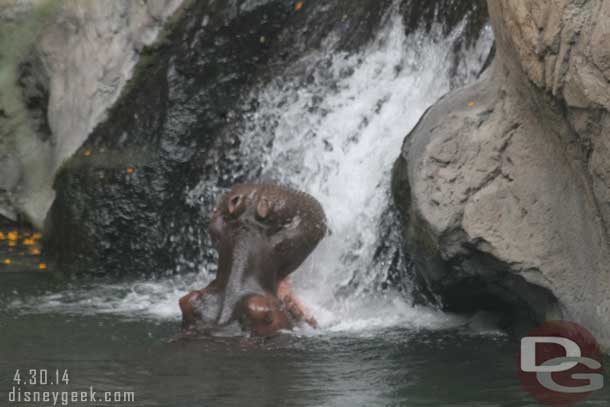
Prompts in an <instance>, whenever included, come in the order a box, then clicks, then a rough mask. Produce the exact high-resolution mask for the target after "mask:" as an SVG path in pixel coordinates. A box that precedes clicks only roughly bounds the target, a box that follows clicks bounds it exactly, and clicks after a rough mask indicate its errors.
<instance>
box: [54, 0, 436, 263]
mask: <svg viewBox="0 0 610 407" xmlns="http://www.w3.org/2000/svg"><path fill="white" fill-rule="evenodd" d="M391 6H392V2H391V1H389V0H384V1H376V0H375V1H373V0H359V1H346V0H333V1H328V2H323V3H321V2H307V1H305V2H291V1H262V2H260V1H259V2H254V1H231V2H226V3H225V2H204V1H202V2H193V3H191V4H189V5H188V6H187V7H186V8H185V10H184V12H183V13H181V14H180V15H179V16H177V17H176V18H175V19H174V21H173V22H172V23H170V24H169V25H168V26H167V27H166V30H165V34H164V37H163V41H160V42H159V43H157V44H156V45H155V46H153V47H149V48H147V49H146V50H145V51H144V55H143V57H142V59H141V61H140V63H139V64H138V66H137V67H136V73H135V75H134V77H133V79H132V80H131V81H130V83H128V85H127V86H126V88H125V90H124V92H123V95H122V97H121V98H120V99H119V101H118V102H117V104H116V105H115V106H114V107H113V108H112V109H111V111H109V113H108V119H107V120H106V121H104V122H103V123H101V124H100V125H98V126H97V128H96V129H95V130H94V131H93V133H92V134H91V135H90V136H89V138H88V139H87V141H86V142H85V144H84V145H83V146H82V147H81V148H80V149H79V150H78V151H77V152H76V154H75V155H74V156H73V157H72V158H71V159H70V160H69V161H67V162H66V163H65V165H64V166H63V168H62V170H61V171H60V173H59V175H58V177H57V180H56V183H55V189H56V191H57V198H56V200H55V202H54V204H53V207H52V209H51V211H50V213H49V216H48V218H47V228H48V231H49V233H50V237H51V239H50V242H49V248H50V249H51V251H52V252H53V253H56V256H57V260H58V262H59V264H60V265H61V267H62V268H63V269H66V270H73V271H80V272H86V273H98V274H108V273H114V274H134V273H166V272H167V273H173V272H176V271H178V272H181V271H194V270H196V269H197V268H198V267H200V266H201V264H204V263H206V262H207V263H206V264H212V263H213V262H209V261H210V260H213V259H214V254H213V251H212V250H211V245H210V244H209V242H208V240H207V239H208V237H207V236H206V233H205V230H206V227H207V224H208V221H209V217H210V216H211V209H212V206H213V203H214V201H215V200H216V199H217V197H218V195H219V194H220V193H221V192H223V191H224V190H226V189H228V188H229V187H230V186H231V185H233V184H234V183H236V182H240V181H244V180H246V179H247V178H248V179H247V180H251V179H250V178H251V177H252V174H256V167H255V166H254V167H252V168H250V167H249V166H250V164H244V163H248V162H249V161H248V160H245V159H244V157H242V156H240V152H239V151H240V149H239V148H238V147H239V145H240V143H242V142H248V141H247V140H245V141H240V138H239V134H240V129H241V128H242V126H244V125H245V124H244V123H243V121H242V120H241V117H242V116H245V115H246V114H248V113H252V112H254V111H255V110H256V107H257V104H258V101H257V100H256V99H255V98H252V97H250V96H249V95H250V92H249V91H250V90H251V89H252V88H253V87H254V86H255V85H257V84H260V83H264V82H265V81H266V80H268V79H269V78H272V77H274V75H275V74H276V73H277V72H282V71H283V70H285V69H286V67H288V66H289V65H290V64H291V62H293V61H294V60H295V59H297V58H299V57H302V56H303V54H304V53H307V52H312V51H315V50H316V49H318V48H319V47H320V46H321V44H322V43H328V42H329V41H330V42H332V46H333V48H334V49H336V50H345V51H350V50H355V49H358V48H359V47H361V46H362V45H363V44H366V43H367V42H368V41H369V40H370V39H371V38H372V36H373V33H374V32H375V30H376V29H377V28H378V26H379V24H380V23H381V21H382V19H383V16H384V15H385V13H386V12H387V10H388V8H389V7H391ZM440 20H441V23H444V22H443V21H442V20H443V19H442V18H441V19H440ZM294 74H295V75H297V74H298V72H295V73H294ZM278 108H279V109H281V106H278ZM197 185H205V186H206V188H203V192H202V193H200V194H192V193H191V191H193V190H194V189H195V187H196V186H197ZM199 189H201V188H199Z"/></svg>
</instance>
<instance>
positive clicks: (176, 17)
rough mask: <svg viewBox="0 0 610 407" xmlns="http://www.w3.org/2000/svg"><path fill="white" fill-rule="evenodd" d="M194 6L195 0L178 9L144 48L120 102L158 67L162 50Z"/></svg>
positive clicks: (124, 87) (186, 0) (183, 4)
mask: <svg viewBox="0 0 610 407" xmlns="http://www.w3.org/2000/svg"><path fill="white" fill-rule="evenodd" d="M193 4H194V0H185V1H184V2H183V3H182V4H181V5H180V6H179V7H178V9H177V10H176V11H175V12H174V13H173V14H172V15H171V16H170V17H168V19H167V21H166V22H165V24H164V25H163V28H162V29H161V32H160V33H159V35H158V36H157V39H156V40H155V42H154V43H152V44H150V45H147V46H145V47H143V48H142V51H140V56H139V58H138V62H137V63H136V66H135V67H134V69H133V73H132V75H131V78H129V80H128V81H127V83H125V86H123V89H122V90H121V94H120V96H119V100H121V99H122V98H123V97H124V96H125V95H128V94H129V93H130V92H131V90H132V89H133V88H134V87H135V86H137V83H139V81H140V78H142V77H143V76H144V75H145V74H146V73H147V72H148V71H149V70H150V69H151V68H153V67H154V66H156V65H157V63H158V62H159V60H160V58H159V56H160V52H161V49H162V48H163V47H164V46H165V45H167V44H169V42H170V41H169V37H170V35H171V33H173V32H174V31H175V29H176V27H178V25H179V24H180V22H181V21H182V17H183V16H184V14H185V13H186V12H187V10H188V9H189V8H190V7H191V6H192V5H193Z"/></svg>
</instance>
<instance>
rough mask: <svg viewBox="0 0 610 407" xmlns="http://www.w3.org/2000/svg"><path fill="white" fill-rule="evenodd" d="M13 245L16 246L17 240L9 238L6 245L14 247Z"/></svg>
mask: <svg viewBox="0 0 610 407" xmlns="http://www.w3.org/2000/svg"><path fill="white" fill-rule="evenodd" d="M15 246H17V242H16V241H14V240H9V242H8V247H15Z"/></svg>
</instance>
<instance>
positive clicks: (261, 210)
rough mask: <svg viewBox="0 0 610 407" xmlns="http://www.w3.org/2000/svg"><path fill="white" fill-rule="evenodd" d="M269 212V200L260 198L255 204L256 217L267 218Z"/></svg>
mask: <svg viewBox="0 0 610 407" xmlns="http://www.w3.org/2000/svg"><path fill="white" fill-rule="evenodd" d="M269 212H271V202H269V200H268V199H267V198H262V199H261V200H260V201H259V202H258V205H256V217H257V218H258V219H267V217H268V216H269Z"/></svg>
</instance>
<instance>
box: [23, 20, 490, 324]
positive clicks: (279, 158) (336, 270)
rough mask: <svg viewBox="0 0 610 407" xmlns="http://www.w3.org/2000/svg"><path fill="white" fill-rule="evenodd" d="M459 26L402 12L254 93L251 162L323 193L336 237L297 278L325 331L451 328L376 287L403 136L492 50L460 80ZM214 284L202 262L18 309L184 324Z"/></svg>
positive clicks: (477, 55)
mask: <svg viewBox="0 0 610 407" xmlns="http://www.w3.org/2000/svg"><path fill="white" fill-rule="evenodd" d="M461 31H462V29H461V28H460V27H458V28H457V29H456V30H455V31H454V32H453V33H451V34H450V36H449V37H445V36H442V35H441V34H440V32H441V27H435V28H433V30H432V32H431V33H423V32H422V33H418V32H416V33H414V34H411V35H408V36H406V35H405V34H404V32H405V30H404V27H403V25H402V18H401V16H400V15H399V14H398V11H397V10H394V11H393V12H392V14H391V15H389V16H388V17H387V20H386V22H385V24H384V25H383V27H382V29H381V30H380V32H379V33H378V35H377V38H375V39H374V40H373V41H371V43H370V44H369V45H368V46H367V47H365V49H363V50H362V51H360V52H358V53H355V54H351V55H348V54H346V53H343V52H337V51H336V50H334V49H333V41H332V38H330V39H328V41H327V45H326V46H325V47H324V49H322V50H321V51H318V52H315V53H312V54H310V55H307V56H305V57H303V58H302V59H301V60H299V61H298V62H297V63H296V64H294V65H293V66H291V67H289V68H288V69H287V70H286V72H285V73H284V74H283V75H280V76H278V77H277V78H276V79H275V80H273V81H272V82H271V83H268V84H266V85H262V86H261V88H259V89H256V90H255V91H254V92H255V95H254V97H255V98H256V100H257V101H258V108H257V110H256V111H255V112H254V113H252V114H251V115H250V116H249V117H247V118H246V119H247V120H246V123H248V125H247V126H246V128H245V130H244V133H243V134H242V136H241V140H242V147H241V148H242V153H243V155H244V156H245V157H247V160H249V161H251V163H254V162H262V165H261V167H260V168H258V169H257V171H256V172H257V173H262V177H263V178H264V179H272V180H275V181H281V182H283V183H287V184H290V185H292V186H295V187H297V188H299V189H302V190H305V191H307V192H309V193H310V194H312V195H313V196H315V197H316V198H318V199H319V200H320V202H321V203H322V205H323V207H324V208H325V211H326V213H327V216H328V218H329V225H330V228H331V230H332V234H331V235H330V236H328V237H327V238H326V239H324V240H323V242H322V243H321V244H320V246H319V247H318V248H317V249H316V251H315V253H314V254H313V255H312V256H311V258H310V259H308V261H307V262H306V264H304V265H303V266H302V267H301V270H299V271H297V272H295V273H294V275H293V276H294V277H293V280H294V282H295V287H296V289H297V292H298V294H299V295H300V296H301V297H302V298H303V300H304V302H305V303H306V304H308V305H309V306H310V308H312V310H313V312H314V314H315V315H316V317H317V318H318V319H319V322H320V323H321V326H322V328H323V329H322V332H327V331H362V330H365V329H366V330H369V329H375V328H381V327H387V326H394V325H401V326H446V324H447V323H450V322H447V321H451V318H449V317H447V316H444V315H442V314H440V313H438V312H435V311H433V310H429V309H426V308H422V307H414V306H412V305H411V300H410V298H407V297H405V295H404V294H400V293H398V292H394V291H392V290H383V291H380V290H373V289H371V287H375V286H376V285H377V284H378V283H379V282H380V281H381V280H384V279H385V278H386V275H385V273H386V270H387V267H386V265H385V264H383V262H379V261H376V260H375V259H374V254H375V250H376V249H377V247H378V245H379V238H380V235H381V233H380V232H381V231H380V227H381V226H380V218H381V216H382V214H383V213H384V211H386V209H387V208H388V204H389V202H390V200H391V197H390V170H391V167H392V164H393V162H394V160H395V159H396V158H397V156H398V154H399V153H400V147H401V143H402V140H403V138H404V136H405V135H406V134H407V133H408V131H409V130H410V129H411V128H412V127H413V126H414V125H415V124H416V122H417V120H418V119H419V118H420V117H421V115H422V114H423V113H424V111H425V109H426V108H427V107H428V106H430V105H431V104H432V103H433V102H434V101H435V100H437V99H438V98H439V97H440V96H442V95H443V94H444V93H446V92H447V91H448V90H449V88H450V83H456V82H457V83H464V82H466V81H468V80H470V79H472V78H473V77H474V76H475V75H476V74H477V73H478V71H479V69H480V67H481V65H482V63H483V60H484V58H485V57H486V55H487V52H488V50H489V47H490V45H491V32H490V30H489V29H487V30H486V32H484V33H483V35H482V36H481V38H480V39H479V41H478V43H477V44H476V46H475V47H473V48H472V49H470V50H469V51H468V52H467V53H466V54H465V55H463V56H461V58H460V65H459V66H458V69H457V72H458V76H457V78H456V77H455V76H453V77H452V76H451V74H450V72H449V71H450V66H451V58H452V56H453V52H454V51H452V49H451V48H452V47H451V44H452V43H453V40H454V39H455V37H456V36H459V35H461ZM453 72H454V75H455V70H454V71H453ZM395 227H396V228H399V227H400V226H399V225H398V224H396V225H395ZM209 279H210V275H209V273H208V271H207V270H205V269H202V270H201V271H200V272H199V274H197V275H187V276H176V277H168V278H167V279H165V280H161V281H155V282H141V283H135V284H133V285H132V286H131V287H126V286H125V285H122V284H121V285H119V284H117V285H105V286H102V287H96V288H93V289H87V290H85V289H79V290H73V291H70V292H68V291H66V292H64V293H59V294H52V295H49V296H47V297H46V298H43V299H40V298H38V299H37V300H36V305H34V304H33V303H32V304H23V303H16V304H14V305H15V306H16V307H19V308H20V309H26V310H31V311H35V310H44V311H49V310H60V311H65V312H79V313H82V312H110V313H118V314H124V315H129V316H134V317H137V318H141V317H142V316H148V317H153V318H162V319H167V318H171V319H177V318H179V309H178V306H177V301H178V298H179V297H180V296H181V295H183V294H184V293H185V292H187V291H189V290H191V289H193V288H199V287H202V286H204V285H205V284H207V282H208V281H209ZM354 280H357V284H355V285H354V287H355V288H353V289H351V290H350V291H348V292H347V294H345V290H343V289H344V288H345V287H346V286H347V285H348V283H350V282H352V283H353V281H354ZM340 291H341V292H343V294H342V295H338V293H339V292H340ZM41 303H42V304H43V305H42V306H41V305H40V304H41Z"/></svg>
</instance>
